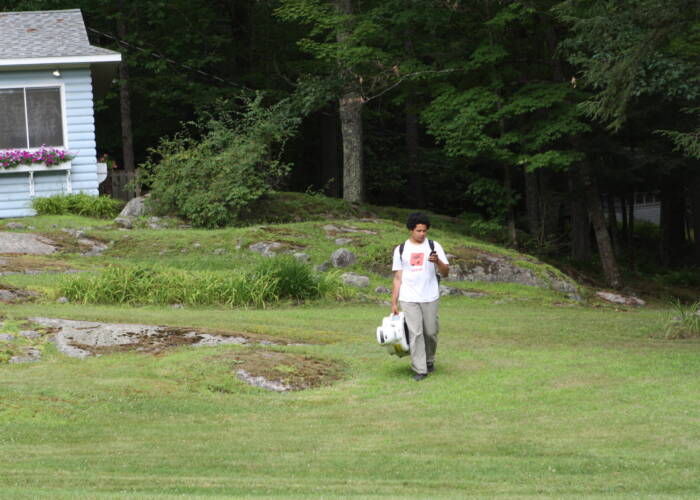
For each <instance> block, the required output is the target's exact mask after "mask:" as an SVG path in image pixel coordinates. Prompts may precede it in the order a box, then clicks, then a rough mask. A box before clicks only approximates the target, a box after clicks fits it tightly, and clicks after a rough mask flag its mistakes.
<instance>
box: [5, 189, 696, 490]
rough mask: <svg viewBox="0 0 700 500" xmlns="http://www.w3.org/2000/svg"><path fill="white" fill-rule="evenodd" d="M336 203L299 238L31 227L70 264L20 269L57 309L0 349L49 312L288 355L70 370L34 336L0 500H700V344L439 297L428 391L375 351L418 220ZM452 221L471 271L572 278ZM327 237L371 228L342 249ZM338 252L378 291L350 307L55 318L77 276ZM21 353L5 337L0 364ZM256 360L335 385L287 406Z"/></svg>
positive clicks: (211, 272) (8, 413)
mask: <svg viewBox="0 0 700 500" xmlns="http://www.w3.org/2000/svg"><path fill="white" fill-rule="evenodd" d="M289 199H291V200H292V202H294V203H299V202H300V200H301V201H304V200H308V198H307V197H295V196H294V195H290V196H289ZM295 200H296V201H295ZM290 203H291V202H290ZM328 203H329V204H333V203H336V202H328ZM338 206H339V207H340V208H338V210H339V211H338V212H333V211H332V207H331V208H323V209H320V208H319V206H317V205H313V204H312V205H310V208H309V209H308V210H306V211H300V210H296V212H294V211H293V210H294V209H293V208H291V206H288V207H287V208H286V209H285V210H282V211H280V212H279V213H284V214H287V215H285V217H287V216H291V217H295V216H296V217H298V219H299V220H298V221H297V222H289V221H286V220H284V219H283V218H280V219H277V220H278V222H276V223H269V222H259V221H258V222H255V223H253V222H252V221H251V225H249V226H245V227H240V228H228V229H222V230H215V231H204V230H193V229H174V228H171V229H148V228H141V229H135V230H120V229H117V228H116V227H114V226H112V224H111V222H109V221H107V222H105V221H99V220H96V219H88V218H81V217H69V216H61V217H34V218H27V219H22V220H20V222H22V223H23V224H25V225H26V226H30V225H31V226H33V227H34V228H35V229H34V230H35V231H37V232H41V233H45V234H47V235H48V236H50V237H52V238H54V239H55V240H57V241H59V243H60V244H61V245H62V248H63V250H64V251H63V252H61V253H58V254H55V255H50V256H2V259H3V260H4V264H3V270H4V271H8V272H17V273H20V274H10V275H5V276H0V283H2V284H5V285H7V286H10V285H11V286H14V287H20V288H28V289H33V290H38V291H41V292H42V293H44V294H45V295H43V296H42V297H40V298H39V299H38V300H36V301H34V302H23V303H14V304H10V303H1V302H0V321H1V326H0V334H4V335H18V334H19V332H21V331H24V330H26V329H28V328H33V327H34V326H35V325H34V324H33V323H32V322H30V321H28V318H32V317H36V316H44V317H50V318H65V319H74V320H90V321H105V322H115V323H142V324H153V325H166V326H169V327H173V328H180V327H186V328H197V329H202V330H203V331H216V332H228V333H231V334H239V333H242V334H246V335H249V336H251V337H255V336H257V337H259V338H265V339H271V340H275V339H279V340H281V341H283V342H280V343H278V344H275V345H268V346H265V345H222V346H218V347H211V348H205V347H191V346H179V347H173V348H170V349H166V350H162V351H159V352H157V353H154V352H148V351H140V352H135V351H131V352H121V353H115V354H108V355H104V356H101V357H91V358H87V359H84V360H79V359H72V358H67V357H66V356H64V355H62V354H60V353H59V352H58V351H57V349H56V347H55V346H54V345H53V344H51V343H50V342H46V339H47V338H48V336H49V335H50V333H51V332H50V331H47V330H42V336H41V337H40V338H38V339H33V340H26V342H27V343H30V342H32V343H33V345H36V346H39V347H40V348H41V350H42V356H43V357H42V361H40V362H37V363H27V364H7V363H0V450H2V453H0V470H2V474H0V491H1V492H2V497H3V498H9V499H14V498H17V499H22V498H32V499H33V498H51V499H75V498H86V499H87V498H90V499H95V498H105V499H108V498H119V499H123V498H133V499H143V498H154V499H155V498H158V499H162V498H233V497H235V498H351V497H352V498H358V499H359V498H368V499H369V498H431V499H432V498H436V499H437V498H446V499H447V498H459V499H461V498H688V499H691V498H698V496H700V482H699V481H698V472H697V471H698V470H700V440H698V439H697V438H696V436H698V434H699V431H700V425H699V424H698V423H699V422H700V409H699V407H698V405H697V403H696V399H697V398H696V394H697V393H698V391H700V379H699V378H698V377H697V373H698V371H699V370H700V356H698V354H700V342H699V341H698V340H697V339H686V340H669V339H667V338H666V337H665V336H664V326H665V324H666V321H667V317H668V311H667V310H666V309H664V308H662V307H659V306H657V305H652V306H650V307H644V308H631V307H623V306H612V305H606V304H603V303H601V302H597V301H594V300H590V301H583V302H578V301H574V300H570V299H569V298H567V297H566V295H565V294H563V293H561V292H557V291H554V290H552V289H550V288H539V287H532V286H526V285H519V284H509V283H493V282H491V283H489V282H459V283H450V286H455V287H458V288H461V289H464V290H467V289H469V290H473V291H481V292H485V293H486V295H485V296H481V297H478V298H473V297H465V296H448V297H444V298H443V299H442V301H441V318H440V322H441V332H440V343H439V348H438V355H437V364H436V372H435V373H434V374H432V375H431V376H430V377H428V379H426V380H425V381H423V382H420V383H415V382H414V381H413V380H412V379H411V378H410V374H411V372H410V368H409V363H408V360H407V359H405V358H404V359H396V358H394V357H390V356H388V355H387V353H386V351H384V350H383V349H381V348H380V347H379V346H378V345H377V343H376V340H375V336H374V330H375V328H376V327H377V326H378V325H379V323H380V321H381V318H382V317H383V316H385V315H386V314H387V313H388V306H387V305H386V304H385V303H384V301H386V300H387V299H388V295H386V294H382V293H375V292H374V288H375V286H379V285H383V286H389V284H390V276H389V271H388V266H389V260H388V259H389V256H388V253H389V252H390V250H391V248H392V247H393V246H394V245H396V244H397V243H398V242H400V241H401V240H402V239H404V238H405V236H406V231H405V229H404V228H403V223H402V222H403V220H404V215H405V213H404V212H402V211H398V210H397V211H396V213H395V214H394V215H392V214H390V213H387V212H380V211H376V212H375V211H374V209H373V208H372V209H367V208H363V209H362V211H360V212H353V210H355V209H353V208H352V207H350V208H348V207H347V206H344V205H341V204H338ZM343 207H344V208H343ZM268 209H269V210H271V208H268ZM260 210H261V211H260V212H258V214H257V215H258V216H262V215H261V214H262V209H260ZM276 210H277V209H276ZM344 210H349V212H343V211H344ZM357 210H360V209H357ZM364 210H367V211H366V212H365V211H364ZM292 213H294V214H295V215H291V214H292ZM268 216H269V214H268V215H266V216H265V217H268ZM280 217H281V216H280ZM434 221H435V222H434V228H432V229H431V237H433V238H434V239H437V240H439V241H441V242H442V243H443V245H444V246H445V247H446V249H447V250H448V252H451V253H452V254H453V255H455V258H456V260H459V259H460V258H461V259H463V260H464V261H468V260H469V258H470V256H472V255H473V254H474V253H477V254H479V255H481V254H484V255H489V256H492V257H494V256H496V257H498V258H503V259H509V260H510V261H511V262H516V263H521V262H522V263H523V264H522V265H523V266H524V267H525V266H531V267H530V268H531V269H534V271H536V272H537V273H539V275H541V276H559V274H558V272H557V271H556V270H554V269H552V268H550V267H549V266H546V265H544V264H542V263H540V262H538V261H537V260H536V259H532V258H531V257H528V256H524V255H521V254H517V253H515V252H512V251H510V250H507V249H502V248H499V247H497V246H495V245H491V244H487V243H484V242H482V241H479V240H477V239H474V238H470V237H469V236H467V235H465V234H464V232H463V231H462V230H461V229H460V228H459V225H460V223H461V222H460V221H452V222H451V223H452V224H453V225H452V226H450V225H449V224H450V220H448V219H447V218H441V217H435V218H434ZM0 225H2V223H0ZM326 225H333V226H335V227H352V228H353V229H355V230H357V231H359V232H350V233H342V234H335V233H336V232H335V231H332V230H331V231H329V230H328V229H324V226H326ZM65 228H68V229H80V228H90V229H83V231H84V232H85V235H84V237H89V238H91V239H93V240H100V241H104V242H105V243H108V244H109V247H108V249H107V250H106V251H105V252H104V253H103V255H101V256H94V257H86V256H81V255H80V254H79V252H78V251H79V250H80V249H81V243H80V242H79V239H80V238H81V237H79V236H76V233H68V232H65V231H62V229H65ZM361 231H371V233H367V232H361ZM336 236H337V237H347V238H350V239H351V243H349V244H348V245H347V248H350V249H351V250H353V251H355V252H356V253H357V255H358V263H357V264H355V266H353V267H351V268H350V269H351V270H354V271H356V272H367V274H368V275H369V276H370V278H371V285H370V287H368V288H366V289H357V290H353V293H351V294H349V295H344V294H341V295H342V297H341V299H342V301H341V302H338V301H337V300H336V298H335V297H333V296H326V297H325V298H320V299H313V300H305V301H302V302H299V301H294V300H282V301H276V302H271V303H269V304H266V307H264V308H262V307H224V306H218V305H185V307H177V308H176V307H173V306H172V305H171V304H163V305H153V304H152V305H144V306H134V305H127V304H92V303H87V304H80V303H76V302H75V301H73V302H69V303H59V302H57V301H56V298H57V297H58V295H59V293H60V290H61V289H62V287H63V286H64V285H65V283H66V281H70V282H72V280H81V279H86V278H97V277H99V276H100V275H101V273H104V269H105V268H106V267H107V266H121V267H124V268H129V269H136V268H137V269H159V270H161V271H164V272H170V273H180V272H181V273H185V274H182V275H178V276H190V275H192V276H200V277H201V276H206V277H208V278H210V279H212V280H213V279H215V278H216V277H221V276H248V275H247V274H246V273H248V272H249V271H250V270H251V269H256V266H260V265H262V264H261V263H264V262H266V261H269V259H267V258H265V257H262V256H259V255H258V254H255V253H253V252H251V251H250V250H249V249H248V247H249V245H250V244H252V243H257V242H260V241H275V242H278V243H280V244H281V245H282V250H283V251H286V250H294V251H299V252H304V253H307V254H308V255H309V258H310V263H309V266H315V265H319V264H321V263H322V262H324V261H325V260H327V259H328V257H329V255H330V253H331V252H332V251H333V250H335V249H337V248H339V246H338V245H336V243H335V238H336ZM84 237H83V239H84ZM83 246H84V244H83ZM463 249H468V251H467V250H463ZM460 252H461V253H460ZM470 252H471V253H470ZM27 270H29V271H31V273H33V274H26V273H25V272H24V271H27ZM66 270H78V271H84V272H82V273H77V274H63V273H64V272H65V271H66ZM368 270H369V271H368ZM332 272H333V271H331V273H332ZM550 273H551V274H550ZM0 288H1V287H0ZM23 342H25V341H24V340H23ZM9 345H10V342H7V341H0V353H2V352H3V349H10V348H11V347H8V346H9ZM256 360H258V361H257V362H259V363H263V361H264V362H265V363H266V365H265V369H266V370H267V372H268V373H271V374H274V373H277V375H278V377H279V378H280V379H286V378H289V379H292V378H294V379H303V378H304V377H309V378H313V377H316V378H318V377H319V373H320V372H321V371H324V370H325V371H324V373H326V372H329V373H330V375H329V377H328V379H327V380H326V382H327V383H323V384H321V385H320V386H314V387H315V388H313V389H308V390H300V391H290V392H286V393H275V392H270V391H266V390H264V389H260V388H256V387H251V386H249V385H247V384H246V383H244V382H243V381H241V380H240V379H239V378H237V377H236V372H237V370H238V369H239V368H240V367H242V366H248V364H250V363H254V362H256Z"/></svg>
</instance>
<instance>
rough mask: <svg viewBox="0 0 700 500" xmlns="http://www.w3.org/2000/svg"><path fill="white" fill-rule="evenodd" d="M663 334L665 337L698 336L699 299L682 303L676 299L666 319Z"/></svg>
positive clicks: (699, 321)
mask: <svg viewBox="0 0 700 500" xmlns="http://www.w3.org/2000/svg"><path fill="white" fill-rule="evenodd" d="M665 335H666V338H667V339H690V338H697V337H700V301H697V302H695V303H693V304H690V305H684V304H681V302H680V301H679V300H676V301H675V302H674V303H673V306H672V308H671V312H670V313H669V317H668V319H667V320H666V327H665Z"/></svg>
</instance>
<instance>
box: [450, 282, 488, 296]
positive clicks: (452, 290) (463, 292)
mask: <svg viewBox="0 0 700 500" xmlns="http://www.w3.org/2000/svg"><path fill="white" fill-rule="evenodd" d="M446 295H447V296H449V295H452V296H454V295H461V296H463V297H471V298H479V297H486V295H487V294H485V293H482V292H469V291H467V290H460V289H459V288H453V287H450V286H446V285H440V297H445V296H446Z"/></svg>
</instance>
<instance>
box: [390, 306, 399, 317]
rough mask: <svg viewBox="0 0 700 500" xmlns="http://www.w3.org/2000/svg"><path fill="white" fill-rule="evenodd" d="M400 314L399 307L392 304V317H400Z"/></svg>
mask: <svg viewBox="0 0 700 500" xmlns="http://www.w3.org/2000/svg"><path fill="white" fill-rule="evenodd" d="M398 314H399V306H397V305H395V304H392V305H391V315H392V316H398Z"/></svg>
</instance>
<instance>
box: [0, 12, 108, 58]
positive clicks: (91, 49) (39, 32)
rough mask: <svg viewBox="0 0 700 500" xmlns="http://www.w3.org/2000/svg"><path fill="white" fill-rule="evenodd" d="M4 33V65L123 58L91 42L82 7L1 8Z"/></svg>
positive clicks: (0, 47) (0, 45)
mask: <svg viewBox="0 0 700 500" xmlns="http://www.w3.org/2000/svg"><path fill="white" fill-rule="evenodd" d="M0 33H2V36H0V67H1V66H26V65H41V64H64V63H66V64H67V63H93V62H95V63H97V62H118V61H120V60H121V54H120V53H119V52H114V51H112V50H107V49H103V48H101V47H95V46H94V45H90V41H89V40H88V36H87V31H86V30H85V24H84V22H83V15H82V13H81V12H80V9H71V10H50V11H30V12H0Z"/></svg>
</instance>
